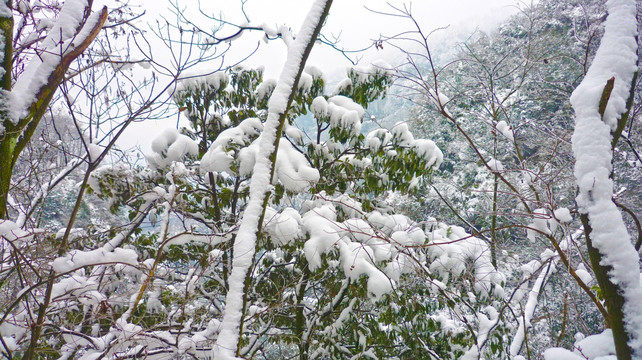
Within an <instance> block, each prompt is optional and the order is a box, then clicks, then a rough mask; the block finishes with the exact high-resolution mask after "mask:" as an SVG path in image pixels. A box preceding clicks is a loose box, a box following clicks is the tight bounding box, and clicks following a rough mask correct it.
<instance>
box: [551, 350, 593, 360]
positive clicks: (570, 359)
mask: <svg viewBox="0 0 642 360" xmlns="http://www.w3.org/2000/svg"><path fill="white" fill-rule="evenodd" d="M544 360H586V358H585V357H583V356H579V355H576V354H573V353H572V352H570V351H568V350H566V349H564V348H550V349H546V351H544Z"/></svg>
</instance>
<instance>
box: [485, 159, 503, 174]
mask: <svg viewBox="0 0 642 360" xmlns="http://www.w3.org/2000/svg"><path fill="white" fill-rule="evenodd" d="M488 167H489V168H490V170H491V171H493V172H496V171H503V170H504V165H503V164H502V162H501V161H499V160H497V159H494V158H490V159H489V160H488Z"/></svg>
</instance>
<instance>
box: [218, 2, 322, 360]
mask: <svg viewBox="0 0 642 360" xmlns="http://www.w3.org/2000/svg"><path fill="white" fill-rule="evenodd" d="M329 5H330V2H329V0H317V1H315V2H314V4H313V5H312V8H311V10H310V12H309V13H308V15H307V17H306V19H305V20H304V21H303V26H302V28H301V31H300V32H299V34H297V36H296V39H295V40H294V41H293V42H291V43H289V44H288V47H289V48H288V54H287V59H286V62H285V65H284V67H283V71H282V73H281V76H280V78H279V81H278V82H277V85H276V87H275V89H274V92H273V93H272V96H271V97H270V100H269V101H268V118H267V120H266V122H265V125H264V129H263V133H262V134H261V136H260V137H259V142H258V147H259V151H258V155H257V158H256V164H255V166H254V171H253V174H252V181H251V183H250V196H249V201H248V204H247V207H246V210H245V212H244V214H243V219H242V221H241V225H240V227H239V230H238V234H237V238H236V241H235V242H234V248H233V250H234V257H233V259H232V270H231V273H230V276H229V281H228V283H229V290H228V293H227V295H226V297H225V311H224V314H223V321H222V323H221V331H220V333H219V335H218V338H217V339H216V344H215V346H214V348H213V350H212V355H213V357H214V358H216V359H220V360H228V359H234V358H235V353H236V348H237V346H238V339H239V327H240V324H241V318H242V317H243V303H244V301H243V296H244V295H243V294H244V293H245V286H244V283H245V277H246V274H247V273H248V271H249V268H250V267H251V266H252V264H253V260H254V253H255V246H256V240H257V238H256V231H257V230H258V229H259V228H260V226H261V224H260V219H261V216H262V214H263V211H264V209H263V204H264V199H265V197H266V196H267V192H268V190H269V189H270V188H271V171H272V163H271V161H270V155H271V154H272V153H273V151H275V150H276V148H275V147H277V146H278V144H279V143H278V142H277V141H278V139H279V136H280V134H278V133H277V129H278V128H279V124H280V119H279V118H280V115H281V114H284V113H285V111H286V110H287V107H288V105H289V103H288V102H289V101H288V99H289V98H290V94H291V93H292V92H293V91H294V86H295V81H296V77H297V74H299V73H300V72H301V71H302V70H303V69H302V68H303V66H304V62H305V61H304V60H305V59H304V58H303V56H304V52H305V50H306V48H307V47H308V46H310V45H311V44H313V42H314V41H315V39H313V36H314V32H315V30H316V29H317V27H318V26H321V23H322V21H323V19H322V18H323V17H324V16H323V14H324V12H325V11H324V10H325V8H326V6H329ZM286 40H287V39H286ZM283 143H285V142H283Z"/></svg>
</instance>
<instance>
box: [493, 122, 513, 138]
mask: <svg viewBox="0 0 642 360" xmlns="http://www.w3.org/2000/svg"><path fill="white" fill-rule="evenodd" d="M495 128H496V129H497V130H498V131H499V132H500V133H502V135H504V137H506V138H507V139H508V140H510V141H514V140H515V139H514V137H513V129H511V128H510V126H508V124H507V123H506V121H504V120H502V121H500V122H498V123H497V125H495Z"/></svg>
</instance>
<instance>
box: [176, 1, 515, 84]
mask: <svg viewBox="0 0 642 360" xmlns="http://www.w3.org/2000/svg"><path fill="white" fill-rule="evenodd" d="M201 3H202V6H203V11H204V12H206V13H208V14H216V15H218V14H221V13H222V14H224V17H225V19H226V20H228V21H230V22H232V23H241V22H243V21H244V20H245V17H244V16H243V14H242V12H241V7H240V5H239V2H237V1H229V0H227V1H224V0H218V1H211V2H206V1H202V2H201ZM206 3H207V4H206ZM311 3H312V1H311V0H248V1H247V3H246V5H245V11H246V14H247V16H248V17H249V19H250V23H251V24H253V25H254V24H255V25H260V24H263V23H265V24H267V25H269V26H273V27H278V26H280V25H284V24H285V25H287V26H288V27H290V28H291V29H293V31H295V32H296V31H298V29H299V28H300V27H301V23H302V21H303V19H304V18H305V15H306V14H307V12H308V10H309V7H310V4H311ZM185 4H186V7H187V9H188V10H190V11H193V10H195V9H196V5H195V4H194V1H191V0H190V1H186V2H185ZM388 4H390V5H392V6H396V7H400V8H402V7H403V6H404V4H405V5H406V6H411V9H412V13H413V15H415V18H416V19H417V21H418V22H419V23H420V25H421V26H422V28H424V30H426V31H431V30H434V29H437V28H442V27H449V29H448V30H445V31H441V32H439V33H438V34H437V35H436V36H435V37H434V39H435V41H438V39H439V38H444V37H448V35H449V34H450V35H452V33H453V32H456V33H462V32H464V33H465V32H468V33H471V32H473V31H474V30H475V29H481V30H488V29H490V28H492V27H493V26H495V25H496V24H497V23H498V22H499V21H500V20H501V19H503V18H505V17H507V16H508V15H510V14H512V13H514V12H516V11H517V7H516V5H517V4H518V1H517V0H419V1H417V0H415V1H414V2H410V1H399V0H335V1H334V2H333V5H332V8H331V10H330V16H329V18H328V20H327V22H326V24H325V26H324V28H323V34H324V35H326V36H327V37H332V36H336V37H338V38H339V40H340V42H339V44H338V46H340V47H342V48H344V49H346V50H356V49H361V48H364V47H367V46H368V45H370V44H372V40H373V39H378V38H379V36H380V34H383V35H388V36H390V35H394V34H397V33H399V32H401V31H405V30H408V29H409V28H410V27H411V26H412V24H411V22H410V21H409V20H407V19H401V18H395V17H391V16H385V15H380V14H377V13H374V12H372V11H369V10H368V9H371V10H375V11H380V12H394V10H393V9H392V8H391V7H390V5H388ZM366 6H367V8H366ZM195 15H198V14H195ZM194 18H195V19H196V18H198V16H194ZM259 36H260V35H258V34H255V35H252V34H248V35H244V36H243V38H242V39H241V41H239V42H238V44H236V45H235V46H236V47H237V48H242V47H243V46H244V45H245V46H246V47H248V48H249V47H251V46H252V45H253V44H256V43H257V42H258V39H259ZM358 56H359V57H361V56H363V61H362V62H368V61H369V60H370V61H371V60H373V59H376V58H381V57H384V58H388V59H386V60H388V62H391V63H392V62H393V61H394V56H395V54H394V52H391V51H389V49H388V48H385V49H384V51H381V50H375V49H374V48H373V49H370V51H367V52H365V53H362V54H359V55H357V54H353V58H356V57H358ZM391 57H393V58H391ZM284 60H285V46H284V45H283V43H282V42H281V41H272V42H271V43H269V44H264V45H263V46H262V47H261V49H260V51H259V53H258V54H257V55H256V56H254V57H253V58H251V59H250V60H249V61H248V65H264V66H265V67H266V75H267V76H268V77H275V78H276V77H278V74H279V72H280V68H281V66H282V63H283V61H284ZM308 64H310V65H315V66H317V67H320V68H321V69H322V70H323V71H324V73H330V74H332V73H344V71H345V70H344V68H345V67H346V66H348V65H350V63H349V62H347V60H346V59H345V58H344V57H343V56H342V55H341V54H339V53H338V52H337V51H336V50H333V49H331V48H330V47H328V46H316V47H315V48H314V50H313V53H312V56H311V58H310V60H309V61H308ZM330 74H329V75H330Z"/></svg>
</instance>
